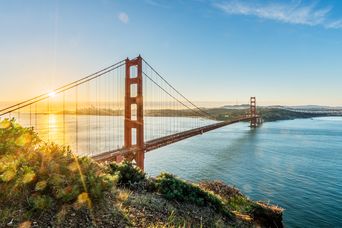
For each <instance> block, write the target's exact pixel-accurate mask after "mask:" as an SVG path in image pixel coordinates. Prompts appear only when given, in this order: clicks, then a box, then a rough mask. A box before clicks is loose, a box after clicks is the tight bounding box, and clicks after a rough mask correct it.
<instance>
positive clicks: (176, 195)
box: [155, 173, 230, 215]
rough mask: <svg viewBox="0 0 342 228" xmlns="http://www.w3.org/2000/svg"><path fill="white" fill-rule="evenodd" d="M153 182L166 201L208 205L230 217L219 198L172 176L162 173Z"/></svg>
mask: <svg viewBox="0 0 342 228" xmlns="http://www.w3.org/2000/svg"><path fill="white" fill-rule="evenodd" d="M155 182H156V183H155V185H156V188H157V191H158V192H159V193H160V194H162V196H164V197H165V198H166V199H168V200H176V201H181V202H188V203H194V204H196V205H198V206H205V205H210V206H212V207H213V208H215V209H216V210H218V211H220V212H223V213H224V214H226V215H230V213H229V212H228V211H227V210H226V209H225V207H224V204H223V202H222V201H221V199H220V198H219V197H217V196H216V195H214V194H212V193H210V192H207V191H204V190H202V189H201V188H199V187H198V186H196V185H194V184H191V183H188V182H186V181H183V180H181V179H179V178H177V177H175V176H174V175H171V174H168V173H162V174H160V175H159V176H157V178H156V180H155Z"/></svg>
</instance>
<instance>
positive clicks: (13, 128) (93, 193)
mask: <svg viewBox="0 0 342 228" xmlns="http://www.w3.org/2000/svg"><path fill="white" fill-rule="evenodd" d="M103 171H104V168H103V167H102V166H100V165H99V164H97V163H95V162H93V161H92V160H91V159H89V158H86V157H78V156H76V155H74V154H73V153H71V151H70V149H69V148H68V147H62V146H59V145H56V144H53V143H44V142H43V141H42V140H40V139H39V137H38V136H37V134H36V133H35V132H34V131H33V129H32V128H23V127H21V126H20V125H18V124H17V123H16V122H15V121H14V120H13V119H12V120H8V119H6V120H3V121H1V122H0V210H1V209H4V208H11V207H16V206H18V205H22V206H24V207H27V208H31V209H33V210H46V209H49V208H51V207H52V206H53V205H57V206H58V205H61V204H63V203H74V202H77V203H79V204H80V205H82V204H86V205H88V206H91V202H92V201H94V200H98V199H101V198H102V196H103V193H104V191H106V190H108V189H110V188H111V187H112V186H113V184H114V183H115V180H116V177H115V176H112V175H108V174H106V173H105V172H103Z"/></svg>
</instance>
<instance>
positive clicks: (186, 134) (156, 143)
mask: <svg viewBox="0 0 342 228" xmlns="http://www.w3.org/2000/svg"><path fill="white" fill-rule="evenodd" d="M253 118H259V116H258V115H257V116H254V117H251V116H245V117H241V118H238V119H235V120H230V121H222V122H219V123H214V124H210V125H207V126H204V127H199V128H195V129H191V130H187V131H183V132H180V133H176V134H172V135H168V136H165V137H161V138H157V139H153V140H150V141H147V142H145V147H144V151H145V153H146V152H149V151H151V150H155V149H158V148H160V147H164V146H167V145H170V144H172V143H176V142H179V141H181V140H184V139H187V138H190V137H193V136H196V135H200V134H203V133H205V132H208V131H212V130H215V129H217V128H221V127H224V126H227V125H230V124H234V123H237V122H241V121H250V120H251V119H253ZM137 149H138V148H136V147H131V148H120V149H116V150H112V151H108V152H104V153H101V154H97V155H94V156H92V158H93V159H94V160H96V161H98V162H105V161H112V160H115V159H116V157H117V156H120V155H121V156H124V155H125V154H128V153H134V152H135V151H136V150H137Z"/></svg>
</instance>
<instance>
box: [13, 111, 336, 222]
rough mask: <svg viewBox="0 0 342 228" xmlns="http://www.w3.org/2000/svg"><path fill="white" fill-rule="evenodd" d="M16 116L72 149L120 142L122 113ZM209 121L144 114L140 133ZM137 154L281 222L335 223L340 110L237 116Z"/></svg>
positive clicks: (92, 149)
mask: <svg viewBox="0 0 342 228" xmlns="http://www.w3.org/2000/svg"><path fill="white" fill-rule="evenodd" d="M16 118H17V119H18V120H20V121H19V122H20V123H21V124H23V125H24V126H26V125H27V126H29V125H33V126H35V127H36V130H38V132H39V134H40V135H41V136H43V138H44V139H47V140H49V139H50V140H53V141H55V142H57V143H60V144H63V142H66V143H67V144H69V145H70V146H71V148H72V149H73V151H78V153H80V154H86V155H89V154H95V153H98V152H101V151H108V150H109V149H116V148H120V147H121V146H122V143H123V118H122V117H114V116H79V117H78V119H77V122H78V127H76V119H75V116H72V115H66V116H63V115H56V114H50V115H38V116H29V115H27V114H26V115H25V114H22V115H21V116H20V118H18V117H16ZM210 122H212V121H209V120H203V119H195V118H181V117H179V118H169V117H146V118H145V140H148V139H152V138H155V137H160V136H164V135H168V134H172V133H175V132H176V131H177V130H186V129H191V128H193V127H196V126H198V125H199V126H203V125H206V124H208V123H210ZM76 130H77V131H78V135H76V134H75V133H76ZM76 140H77V142H78V143H77V144H76ZM145 162H146V163H145V167H146V171H147V173H149V174H150V175H152V176H154V175H158V174H159V173H160V172H165V171H166V172H170V173H174V174H176V175H178V176H180V177H182V178H185V179H188V180H191V181H199V180H203V179H210V180H213V179H219V180H223V181H224V182H226V183H227V184H230V185H234V186H236V187H238V188H239V189H240V190H241V191H242V192H243V193H245V194H247V195H248V196H249V197H250V198H252V199H254V200H263V201H270V203H272V204H277V205H279V206H280V207H283V208H285V212H284V223H285V225H286V226H288V227H342V194H341V192H342V117H330V118H315V119H298V120H290V121H278V122H270V123H264V124H263V125H262V127H260V128H257V129H254V130H253V129H250V128H249V127H248V124H247V123H237V124H234V125H230V126H227V127H224V128H220V129H217V130H214V131H211V132H208V133H205V134H203V135H201V136H196V137H193V138H189V139H186V140H184V141H181V142H178V143H176V144H172V145H169V146H167V147H164V148H161V149H158V150H155V151H152V152H149V153H147V154H146V161H145Z"/></svg>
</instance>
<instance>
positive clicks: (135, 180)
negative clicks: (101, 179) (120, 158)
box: [109, 161, 146, 187]
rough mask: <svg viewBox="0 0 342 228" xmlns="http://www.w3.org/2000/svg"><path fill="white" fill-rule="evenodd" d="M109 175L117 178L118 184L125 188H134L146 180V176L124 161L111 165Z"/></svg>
mask: <svg viewBox="0 0 342 228" xmlns="http://www.w3.org/2000/svg"><path fill="white" fill-rule="evenodd" d="M109 166H110V173H111V174H112V175H117V176H118V184H119V185H122V186H125V187H134V186H136V185H137V184H139V183H141V182H143V181H145V180H146V175H145V173H144V172H143V171H141V170H140V169H139V168H138V167H135V166H133V164H132V163H131V162H128V161H124V162H123V163H121V164H117V163H111V164H110V165H109Z"/></svg>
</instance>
